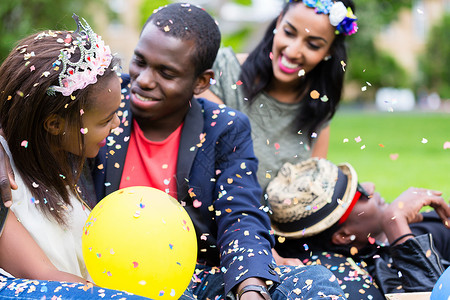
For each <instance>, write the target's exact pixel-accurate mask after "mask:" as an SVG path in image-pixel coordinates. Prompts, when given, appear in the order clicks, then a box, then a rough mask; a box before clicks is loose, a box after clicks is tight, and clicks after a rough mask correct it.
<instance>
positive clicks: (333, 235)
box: [267, 158, 450, 293]
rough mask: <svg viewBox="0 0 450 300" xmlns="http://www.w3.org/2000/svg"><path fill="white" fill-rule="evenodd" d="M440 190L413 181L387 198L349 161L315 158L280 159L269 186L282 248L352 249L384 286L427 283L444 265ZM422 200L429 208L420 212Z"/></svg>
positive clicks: (293, 251) (399, 288) (448, 210)
mask: <svg viewBox="0 0 450 300" xmlns="http://www.w3.org/2000/svg"><path fill="white" fill-rule="evenodd" d="M441 194H442V193H441V192H439V191H434V190H427V189H422V188H413V187H411V188H409V189H407V190H406V191H405V192H403V193H402V194H401V195H400V196H399V197H397V198H396V199H395V200H394V201H393V202H392V203H390V204H388V203H386V202H384V200H383V198H382V197H381V196H380V194H379V193H377V192H375V186H374V184H373V183H362V184H359V183H358V175H357V173H356V171H355V169H354V168H353V167H352V166H351V165H350V164H349V163H343V164H339V165H338V166H337V165H335V164H333V163H332V162H330V161H328V160H326V159H319V158H311V159H308V160H306V161H303V162H301V163H299V164H296V165H293V164H290V163H286V164H285V165H284V166H283V167H282V168H281V169H280V171H279V172H278V174H277V177H276V178H275V179H274V180H273V181H271V182H270V184H269V185H268V187H267V200H268V204H269V206H270V208H271V214H270V216H271V221H272V228H273V230H274V231H275V234H276V235H277V236H279V237H281V238H279V239H278V244H277V246H276V249H277V251H278V252H279V253H280V255H282V256H284V257H293V256H294V257H299V258H301V259H303V258H305V257H308V256H309V253H310V251H333V252H337V253H341V254H344V255H347V256H351V257H353V258H355V260H356V261H358V260H360V261H362V262H363V265H365V264H367V269H368V271H369V273H370V274H371V275H372V276H373V277H374V278H375V279H376V281H377V283H378V285H379V287H380V288H381V289H382V291H383V292H384V293H392V292H396V293H398V292H421V291H431V290H432V288H433V286H434V284H435V282H436V281H437V279H438V278H439V276H440V275H441V274H442V272H443V271H444V270H445V268H446V267H448V266H449V264H450V262H449V261H450V230H449V228H450V223H449V221H450V207H449V205H448V204H447V203H446V201H445V200H444V199H443V198H442V197H441ZM425 206H431V207H433V208H434V209H435V211H433V212H428V213H420V210H421V209H422V208H423V207H425ZM284 239H285V240H284ZM280 240H281V241H284V242H283V243H280ZM399 274H401V275H399Z"/></svg>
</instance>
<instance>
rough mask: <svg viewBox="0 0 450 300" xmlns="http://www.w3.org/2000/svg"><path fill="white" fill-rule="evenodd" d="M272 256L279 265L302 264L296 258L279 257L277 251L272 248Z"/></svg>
mask: <svg viewBox="0 0 450 300" xmlns="http://www.w3.org/2000/svg"><path fill="white" fill-rule="evenodd" d="M272 256H273V258H274V259H275V262H276V263H277V265H279V266H282V265H284V266H294V267H295V266H303V263H302V262H301V261H300V259H298V258H284V257H281V256H280V255H279V254H278V252H277V251H276V250H275V249H273V248H272Z"/></svg>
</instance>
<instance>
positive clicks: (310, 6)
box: [202, 0, 357, 189]
mask: <svg viewBox="0 0 450 300" xmlns="http://www.w3.org/2000/svg"><path fill="white" fill-rule="evenodd" d="M353 11H354V5H353V3H352V1H351V0H344V1H342V2H332V1H330V0H320V1H316V0H314V1H312V0H308V1H306V0H305V1H303V2H302V1H288V2H287V3H286V4H285V6H284V8H283V10H282V11H281V13H280V15H279V16H278V17H277V18H275V19H274V20H273V21H272V23H271V24H270V26H269V27H268V29H267V31H266V33H265V36H264V38H263V39H262V40H261V42H260V43H259V44H258V45H257V47H256V48H255V49H254V50H253V51H252V52H251V53H250V54H249V55H248V57H246V56H245V55H235V54H234V53H233V51H232V50H231V49H229V48H227V49H221V51H220V52H219V55H218V57H217V59H216V63H215V65H214V71H215V82H213V83H214V84H212V85H211V87H210V91H207V92H206V93H204V94H203V95H202V96H204V97H205V98H207V99H210V100H212V101H216V102H220V101H223V103H225V104H226V105H228V106H231V107H233V108H236V109H239V110H241V111H243V112H245V113H246V114H247V115H248V116H249V118H250V121H251V125H252V133H253V142H254V147H255V153H256V156H257V157H258V159H259V163H260V165H259V169H258V180H259V183H260V184H261V186H262V188H263V189H265V188H266V186H267V184H268V183H269V181H270V179H271V178H272V176H273V175H274V174H276V172H277V171H278V169H280V168H281V166H282V165H283V164H284V163H285V162H291V163H297V162H299V161H302V160H304V159H306V158H309V157H310V156H317V157H326V155H327V152H328V137H329V126H328V122H329V120H330V119H331V118H332V117H333V115H334V113H335V111H336V108H337V105H338V103H339V101H340V98H341V91H342V85H343V80H344V75H345V63H346V61H347V54H346V49H345V44H344V42H345V38H346V36H347V35H351V34H353V33H355V31H356V29H357V26H356V17H355V16H354V15H353ZM241 63H243V64H242V66H241Z"/></svg>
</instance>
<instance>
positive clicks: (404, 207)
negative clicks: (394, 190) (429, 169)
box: [382, 187, 450, 243]
mask: <svg viewBox="0 0 450 300" xmlns="http://www.w3.org/2000/svg"><path fill="white" fill-rule="evenodd" d="M441 195H442V192H439V191H435V190H427V189H422V188H413V187H410V188H409V189H407V190H406V191H405V192H403V193H402V194H401V195H400V196H398V197H397V199H395V200H394V201H393V202H392V203H391V204H390V205H389V207H388V208H386V209H385V211H384V217H383V223H382V224H383V229H384V232H385V233H386V236H387V238H388V240H389V242H392V241H393V240H395V239H397V238H398V237H400V236H402V235H404V234H407V233H411V229H410V228H409V224H411V223H415V222H420V221H422V220H423V216H422V214H420V210H421V209H422V208H423V207H425V206H431V207H433V208H434V209H435V210H436V213H437V214H438V215H439V217H440V218H441V219H442V221H443V223H444V225H445V226H446V227H447V228H450V206H449V205H448V204H447V203H446V202H445V200H444V198H442V197H441ZM405 240H406V237H405V238H404V239H402V240H400V241H399V243H402V242H404V241H405Z"/></svg>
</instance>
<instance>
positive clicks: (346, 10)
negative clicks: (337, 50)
mask: <svg viewBox="0 0 450 300" xmlns="http://www.w3.org/2000/svg"><path fill="white" fill-rule="evenodd" d="M289 2H298V0H289ZM302 2H303V3H305V5H306V6H308V7H312V8H314V10H315V12H316V13H317V14H325V15H329V17H330V23H331V25H333V26H335V27H336V34H340V33H342V34H343V35H352V34H354V33H356V31H358V25H357V24H356V20H358V18H356V16H355V15H354V14H353V11H352V9H351V8H350V7H345V5H344V3H342V2H341V1H337V2H334V1H332V0H302Z"/></svg>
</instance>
